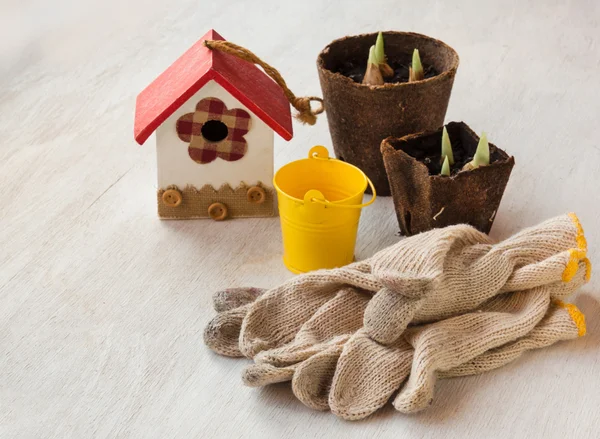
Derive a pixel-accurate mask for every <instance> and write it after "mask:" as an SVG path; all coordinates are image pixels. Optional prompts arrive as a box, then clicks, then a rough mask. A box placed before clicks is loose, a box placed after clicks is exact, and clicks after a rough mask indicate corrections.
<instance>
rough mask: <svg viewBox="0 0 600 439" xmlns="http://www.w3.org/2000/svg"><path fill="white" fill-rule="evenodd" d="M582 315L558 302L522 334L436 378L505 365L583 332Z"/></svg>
mask: <svg viewBox="0 0 600 439" xmlns="http://www.w3.org/2000/svg"><path fill="white" fill-rule="evenodd" d="M585 332H586V327H585V317H584V315H583V314H582V313H581V311H579V309H578V308H577V307H576V306H575V305H573V304H570V303H568V304H565V303H563V302H560V301H557V302H554V303H553V304H552V306H551V307H550V309H549V310H548V313H547V314H546V316H544V318H543V319H542V320H541V321H540V323H538V325H537V326H536V327H535V328H534V329H533V330H532V331H531V332H530V333H529V334H527V335H526V336H525V337H522V338H520V339H518V340H516V341H514V342H511V343H508V344H506V345H503V346H500V347H498V348H495V349H491V350H489V351H487V352H485V353H483V354H481V355H479V356H478V357H476V358H474V359H473V360H471V361H468V362H466V363H463V364H461V365H459V366H456V367H453V368H452V369H450V370H448V371H440V372H439V373H438V378H451V377H457V376H467V375H478V374H481V373H484V372H487V371H490V370H494V369H497V368H499V367H502V366H504V365H505V364H508V363H510V362H512V361H514V360H516V359H517V358H519V357H520V356H521V355H522V354H523V353H524V352H526V351H530V350H534V349H540V348H543V347H546V346H550V345H552V344H554V343H556V342H558V341H562V340H572V339H575V338H577V337H582V336H583V335H585Z"/></svg>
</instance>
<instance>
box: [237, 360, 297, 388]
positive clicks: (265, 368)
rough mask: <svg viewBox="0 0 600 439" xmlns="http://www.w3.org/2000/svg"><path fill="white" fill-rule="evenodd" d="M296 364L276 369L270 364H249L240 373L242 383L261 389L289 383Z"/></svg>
mask: <svg viewBox="0 0 600 439" xmlns="http://www.w3.org/2000/svg"><path fill="white" fill-rule="evenodd" d="M297 367H298V365H297V364H292V365H290V366H286V367H277V366H273V365H271V364H266V363H262V364H251V365H250V366H247V367H246V368H245V369H244V371H243V372H242V381H243V382H244V384H245V385H246V386H248V387H262V386H268V385H269V384H275V383H285V382H287V381H291V380H292V377H293V376H294V370H296V368H297Z"/></svg>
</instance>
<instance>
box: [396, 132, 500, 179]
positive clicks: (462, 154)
mask: <svg viewBox="0 0 600 439" xmlns="http://www.w3.org/2000/svg"><path fill="white" fill-rule="evenodd" d="M439 145H440V146H439V152H431V151H426V150H422V149H417V148H412V147H407V148H405V149H404V151H405V152H406V153H407V154H408V155H410V156H411V157H414V158H415V159H417V161H419V162H421V163H423V164H424V165H425V166H427V169H429V175H440V171H441V170H442V164H443V162H442V154H441V149H442V137H441V136H440V144H439ZM452 154H453V156H454V164H453V165H450V175H451V176H452V175H456V174H458V173H459V172H460V171H461V170H462V168H463V166H465V165H466V164H467V163H469V162H470V161H471V160H473V154H472V153H469V151H467V150H466V149H465V148H464V147H463V144H462V142H461V141H460V140H454V141H452ZM500 159H502V157H501V156H500V154H499V153H498V151H497V150H496V149H495V148H493V147H492V146H491V145H490V163H494V162H495V161H496V160H500Z"/></svg>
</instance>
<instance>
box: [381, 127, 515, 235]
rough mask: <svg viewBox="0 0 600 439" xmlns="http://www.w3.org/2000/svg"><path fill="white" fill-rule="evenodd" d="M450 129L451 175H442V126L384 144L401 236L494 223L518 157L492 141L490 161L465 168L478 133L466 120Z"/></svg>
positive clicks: (486, 227) (487, 226)
mask: <svg viewBox="0 0 600 439" xmlns="http://www.w3.org/2000/svg"><path fill="white" fill-rule="evenodd" d="M446 129H447V130H448V135H449V137H450V142H451V143H452V150H453V152H454V159H455V162H456V163H455V165H454V166H453V169H452V171H451V176H449V177H445V176H441V175H439V172H440V169H441V159H440V153H441V140H442V128H439V129H438V130H435V131H428V132H424V133H418V134H411V135H408V136H404V137H401V138H394V137H388V138H387V139H385V140H384V141H383V142H382V143H381V153H382V155H383V161H384V164H385V169H386V172H387V176H388V179H389V183H390V189H391V193H392V197H393V199H394V206H395V209H396V216H397V217H398V223H399V225H400V231H401V232H402V234H403V235H406V236H411V235H415V234H417V233H421V232H425V231H427V230H431V229H433V228H438V227H446V226H449V225H453V224H470V225H472V226H474V227H476V228H477V229H479V230H481V231H482V232H484V233H489V232H490V229H491V228H492V224H493V223H494V218H495V217H496V212H497V211H498V207H499V206H500V201H501V200H502V195H503V194H504V189H505V188H506V185H507V183H508V179H509V177H510V173H511V171H512V168H513V166H514V165H515V159H514V157H511V156H509V155H508V154H507V153H506V152H504V151H503V150H501V149H500V148H498V147H496V146H495V145H493V144H491V143H490V164H489V165H488V166H481V167H479V168H477V169H473V170H465V171H463V170H461V168H462V165H463V164H464V163H466V162H468V161H470V160H471V158H472V157H473V155H474V154H475V150H476V149H477V143H478V142H479V137H478V136H477V135H476V134H475V133H474V132H473V130H471V129H470V128H469V127H468V126H467V124H465V123H464V122H450V123H449V124H448V125H446Z"/></svg>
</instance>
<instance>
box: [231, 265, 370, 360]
mask: <svg viewBox="0 0 600 439" xmlns="http://www.w3.org/2000/svg"><path fill="white" fill-rule="evenodd" d="M352 267H354V268H352ZM359 268H360V269H361V270H362V269H364V267H363V266H362V265H360V264H359V263H356V264H352V265H351V266H348V267H342V268H336V269H332V270H321V271H316V272H313V273H308V274H305V275H300V276H298V277H296V278H292V279H291V280H290V281H288V282H286V283H285V284H283V285H282V286H280V287H278V288H275V289H272V290H269V291H268V292H266V293H265V294H263V295H262V296H261V297H259V298H258V299H257V300H256V301H255V302H254V303H252V306H251V308H250V311H249V312H248V315H247V317H246V318H245V319H244V323H243V325H242V330H241V334H240V349H241V351H242V353H244V355H246V356H247V357H249V358H254V357H255V356H256V355H257V354H258V353H259V352H261V351H265V350H268V349H273V348H276V347H279V346H283V345H285V344H287V343H289V342H291V341H292V340H293V339H294V338H295V337H296V335H297V333H298V331H299V330H300V329H301V327H302V325H304V323H306V322H307V321H308V320H309V319H310V318H311V317H312V316H313V315H314V314H315V313H316V312H317V310H318V309H319V308H320V307H322V306H323V305H324V304H326V303H327V302H329V301H330V300H331V299H332V298H334V297H335V296H336V294H337V293H338V292H339V290H340V289H342V288H348V285H355V284H356V285H359V284H360V285H363V284H364V285H368V286H369V288H372V287H375V286H377V285H375V284H374V283H373V280H372V277H373V276H372V275H371V274H370V273H365V272H363V271H361V270H359ZM369 291H370V290H369Z"/></svg>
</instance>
